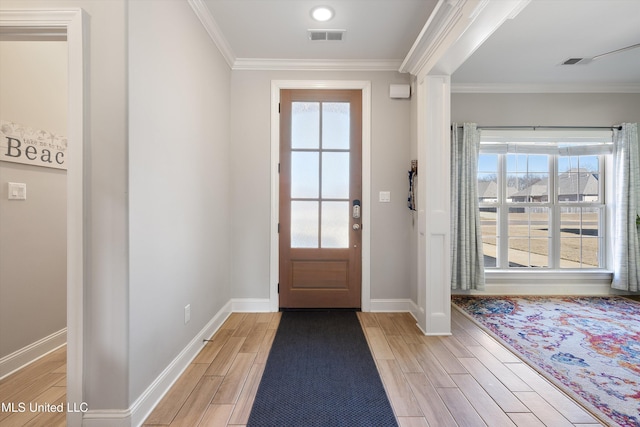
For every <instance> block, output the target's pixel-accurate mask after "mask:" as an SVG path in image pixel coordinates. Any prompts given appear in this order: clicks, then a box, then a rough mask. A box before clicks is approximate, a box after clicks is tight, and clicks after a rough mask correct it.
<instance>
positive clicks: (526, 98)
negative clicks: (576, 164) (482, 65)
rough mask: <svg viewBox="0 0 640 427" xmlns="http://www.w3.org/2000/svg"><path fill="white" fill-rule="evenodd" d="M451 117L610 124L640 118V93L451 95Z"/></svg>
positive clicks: (456, 119)
mask: <svg viewBox="0 0 640 427" xmlns="http://www.w3.org/2000/svg"><path fill="white" fill-rule="evenodd" d="M451 119H452V121H453V122H456V123H463V122H474V123H478V125H479V126H482V125H485V126H491V125H494V126H505V125H512V126H516V125H521V126H529V125H540V126H544V125H547V126H610V125H615V124H618V123H623V122H633V123H635V122H638V121H640V94H638V93H633V94H615V93H613V94H612V93H566V94H565V93H546V94H534V93H530V94H529V93H526V94H517V93H510V94H502V93H500V94H489V93H487V94H481V93H477V94H476V93H454V94H452V95H451Z"/></svg>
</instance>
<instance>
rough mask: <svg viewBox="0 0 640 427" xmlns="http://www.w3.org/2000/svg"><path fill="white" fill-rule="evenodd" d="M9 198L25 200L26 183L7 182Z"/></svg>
mask: <svg viewBox="0 0 640 427" xmlns="http://www.w3.org/2000/svg"><path fill="white" fill-rule="evenodd" d="M8 184H9V200H27V184H24V183H20V182H9V183H8Z"/></svg>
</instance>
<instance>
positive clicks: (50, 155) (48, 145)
mask: <svg viewBox="0 0 640 427" xmlns="http://www.w3.org/2000/svg"><path fill="white" fill-rule="evenodd" d="M66 158H67V137H66V136H60V135H56V134H53V133H51V132H47V131H44V130H35V129H31V128H29V127H27V126H24V125H21V124H18V123H13V122H7V121H4V120H0V160H2V161H5V162H13V163H24V164H27V165H34V166H44V167H47V168H55V169H64V170H66V169H67V166H66Z"/></svg>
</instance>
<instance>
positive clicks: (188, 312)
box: [184, 304, 191, 325]
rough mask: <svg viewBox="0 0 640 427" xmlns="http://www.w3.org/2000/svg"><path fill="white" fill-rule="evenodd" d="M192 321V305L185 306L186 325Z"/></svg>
mask: <svg viewBox="0 0 640 427" xmlns="http://www.w3.org/2000/svg"><path fill="white" fill-rule="evenodd" d="M189 320H191V304H187V305H185V306H184V324H185V325H186V324H187V323H189Z"/></svg>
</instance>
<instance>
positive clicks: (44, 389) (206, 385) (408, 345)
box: [0, 309, 601, 427]
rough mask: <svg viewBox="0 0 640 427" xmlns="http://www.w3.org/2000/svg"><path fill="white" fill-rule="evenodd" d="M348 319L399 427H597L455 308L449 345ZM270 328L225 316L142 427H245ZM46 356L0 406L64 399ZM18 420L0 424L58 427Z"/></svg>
mask: <svg viewBox="0 0 640 427" xmlns="http://www.w3.org/2000/svg"><path fill="white" fill-rule="evenodd" d="M358 316H359V318H360V322H361V324H362V326H363V329H364V331H365V335H366V337H367V340H368V342H369V346H370V348H371V349H372V354H373V355H374V359H375V361H376V364H377V366H378V370H379V372H380V376H381V378H382V381H383V383H384V386H385V389H386V391H387V395H388V396H389V400H390V402H391V405H392V407H393V410H394V412H395V415H396V418H397V420H398V424H399V425H400V426H401V427H416V426H423V427H424V426H432V427H433V426H437V427H442V426H445V427H446V426H489V427H494V426H523V427H529V426H532V427H533V426H552V427H562V426H577V427H586V426H596V425H601V424H600V423H599V422H598V421H597V420H595V419H594V418H593V417H592V416H591V415H590V414H589V413H587V412H586V411H585V410H584V409H582V408H581V407H580V406H579V405H577V404H576V403H575V402H574V401H572V400H571V399H569V398H568V397H567V396H566V395H564V394H563V393H561V392H560V391H558V389H556V388H555V387H554V386H552V385H551V384H550V383H549V382H547V381H546V380H544V379H543V378H542V377H541V376H540V375H538V374H537V373H536V372H535V371H534V370H532V369H531V368H529V367H528V366H527V365H526V364H524V363H523V362H522V361H521V360H520V359H518V358H517V357H516V356H514V355H513V354H512V353H511V352H509V351H508V350H506V349H505V348H504V347H503V346H501V345H500V344H499V343H497V342H496V341H495V340H494V339H493V338H491V337H490V336H489V335H487V334H486V333H485V332H484V331H482V330H481V329H480V328H479V327H478V326H476V325H475V324H474V323H473V322H471V321H470V320H468V319H467V318H466V317H465V316H463V315H462V314H460V313H459V312H458V311H457V310H455V309H452V332H453V335H452V336H449V337H426V336H424V335H422V334H421V333H420V331H419V330H418V329H417V327H416V326H415V321H414V319H413V318H412V317H411V315H409V314H407V313H358ZM279 320H280V313H234V314H232V315H231V316H230V317H229V319H227V321H226V322H225V323H224V325H223V326H222V327H221V329H220V330H219V331H218V332H217V333H216V334H215V336H214V337H213V338H212V340H211V342H209V343H207V345H205V346H204V348H203V350H202V351H201V352H200V354H199V355H198V356H197V357H196V358H195V359H194V360H193V363H192V364H191V365H190V366H189V367H188V368H187V370H186V371H185V372H184V374H183V375H182V376H181V377H180V378H179V379H178V381H177V382H176V383H175V384H174V386H173V387H172V388H171V389H170V390H169V392H168V393H167V394H166V396H165V397H164V398H163V399H162V401H161V402H160V403H159V404H158V405H157V406H156V408H155V409H154V411H153V412H152V413H151V414H150V415H149V417H148V418H147V419H146V421H145V424H144V426H145V427H152V426H189V427H195V426H238V425H240V426H241V425H244V424H246V422H247V419H248V417H249V412H250V410H251V405H252V403H253V398H254V396H255V393H256V390H257V387H258V383H259V382H260V377H261V375H262V372H263V370H264V366H265V362H266V359H267V356H268V353H269V349H270V347H271V343H272V341H273V338H274V336H275V331H276V328H277V326H278V322H279ZM50 358H51V359H52V360H48V359H49V357H47V358H45V359H41V361H38V362H36V363H34V366H31V367H29V368H27V369H24V370H23V371H20V372H18V373H16V374H14V375H12V376H10V377H8V378H6V379H4V380H2V381H0V401H2V402H7V401H30V400H36V398H37V400H39V401H42V399H45V398H46V399H50V401H58V400H60V401H64V375H65V374H64V350H62V351H60V350H59V351H57V352H55V353H53V354H52V355H51V356H50ZM27 371H32V373H25V372H27ZM23 415H24V414H6V413H1V414H0V426H2V427H5V425H6V426H21V425H31V426H56V425H64V422H63V421H62V420H60V419H54V417H51V419H44V418H42V419H38V417H40V415H38V416H35V417H33V416H32V417H31V418H29V419H27V417H23Z"/></svg>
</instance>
